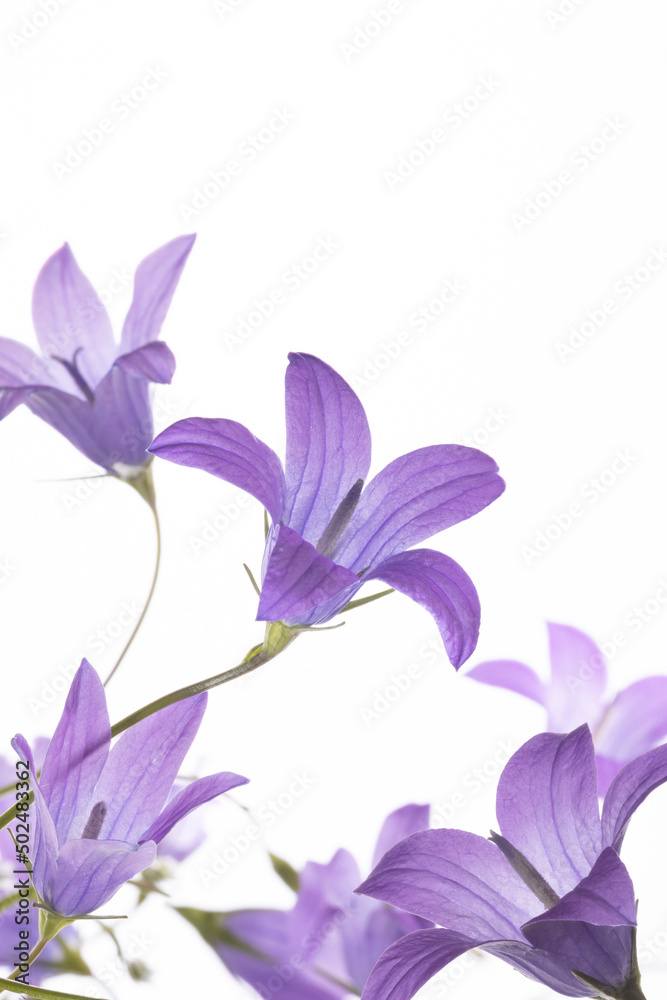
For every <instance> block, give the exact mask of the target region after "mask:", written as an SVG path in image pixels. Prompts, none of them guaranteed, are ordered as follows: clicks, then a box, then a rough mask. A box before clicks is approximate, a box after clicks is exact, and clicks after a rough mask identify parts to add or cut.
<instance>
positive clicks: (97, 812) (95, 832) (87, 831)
mask: <svg viewBox="0 0 667 1000" xmlns="http://www.w3.org/2000/svg"><path fill="white" fill-rule="evenodd" d="M106 814H107V804H106V802H96V803H95V805H94V806H93V808H92V809H91V810H90V816H89V817H88V822H87V823H86V826H85V828H84V831H83V833H82V834H81V839H82V840H97V838H98V837H99V835H100V831H101V829H102V824H103V823H104V817H105V816H106Z"/></svg>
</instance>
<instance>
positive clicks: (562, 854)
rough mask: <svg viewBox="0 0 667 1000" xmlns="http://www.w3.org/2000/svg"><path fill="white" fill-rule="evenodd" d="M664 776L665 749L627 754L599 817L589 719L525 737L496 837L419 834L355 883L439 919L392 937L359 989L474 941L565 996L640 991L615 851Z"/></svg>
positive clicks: (447, 958) (368, 996)
mask: <svg viewBox="0 0 667 1000" xmlns="http://www.w3.org/2000/svg"><path fill="white" fill-rule="evenodd" d="M665 780H667V746H662V747H657V748H656V749H654V750H650V751H649V752H648V753H645V754H643V755H642V756H640V757H637V758H635V760H633V761H632V762H631V763H630V764H626V765H625V767H624V768H622V769H621V771H619V773H618V774H617V775H616V778H615V779H614V780H613V781H612V783H611V785H610V787H609V791H608V792H607V795H606V797H605V800H604V805H603V809H602V820H600V811H599V807H598V799H597V775H596V769H595V754H594V750H593V740H592V738H591V734H590V730H589V729H588V726H585V725H584V726H580V727H579V728H578V729H576V730H575V731H574V732H572V733H569V734H565V735H559V734H555V733H543V734H541V735H539V736H535V737H533V739H531V740H529V741H528V742H527V743H525V744H524V746H522V747H521V748H520V749H519V750H517V752H516V753H515V754H514V756H513V757H512V758H511V759H510V760H509V762H508V763H507V765H506V767H505V769H504V771H503V773H502V775H501V777H500V780H499V783H498V794H497V800H496V814H497V817H498V824H499V827H500V830H501V834H495V833H492V835H491V838H490V839H489V840H485V839H484V838H483V837H479V836H477V835H476V834H474V833H467V832H466V831H464V830H448V829H441V830H429V831H426V832H424V833H416V834H414V835H413V836H412V837H408V838H407V840H404V841H403V842H402V843H400V844H398V845H397V846H396V847H394V848H393V849H392V850H390V851H389V852H388V853H387V854H386V855H385V856H384V857H383V858H382V860H381V862H380V864H379V865H378V866H377V868H376V869H375V870H374V871H373V872H372V873H371V875H370V877H369V878H368V879H367V880H366V881H365V882H364V883H363V885H361V886H360V887H359V889H358V890H357V891H358V892H362V893H366V894H368V895H370V896H373V897H374V898H376V899H382V900H384V901H385V902H387V903H390V904H391V905H393V906H400V907H403V908H404V909H406V910H410V911H411V912H413V913H418V914H419V915H420V916H422V917H424V918H425V919H427V920H432V921H433V922H434V923H436V924H439V925H440V928H446V929H444V930H443V929H440V928H433V929H431V930H423V931H417V932H416V933H414V934H409V935H408V936H407V937H404V938H402V939H401V940H400V941H398V942H397V943H396V944H394V945H392V947H391V948H389V949H388V950H387V951H386V952H385V954H384V955H383V956H382V958H381V959H380V960H379V962H378V963H377V965H376V966H375V968H374V970H373V972H372V973H371V976H370V979H369V980H368V983H367V985H366V988H365V990H364V992H363V998H364V1000H409V998H410V997H412V996H414V994H415V993H416V992H417V990H418V989H420V988H421V987H422V986H423V985H424V984H425V983H426V982H427V981H428V980H429V979H430V978H431V977H432V976H434V975H435V974H436V972H438V971H439V970H440V969H442V968H443V967H444V966H446V965H447V964H448V963H449V962H451V961H453V960H454V959H455V958H457V957H458V956H459V955H461V954H463V952H465V951H467V950H468V949H470V948H482V949H483V950H484V951H487V952H489V953H490V954H492V955H496V956H497V957H498V958H501V959H503V960H504V961H506V962H508V963H509V964H510V965H512V966H513V967H514V968H516V969H518V970H519V971H520V972H523V973H524V974H525V975H526V976H528V977H529V978H530V979H534V980H536V981H537V982H539V983H543V984H544V985H546V986H549V987H551V989H553V990H555V991H556V992H557V993H561V994H564V995H565V996H570V997H590V996H604V997H607V998H613V1000H642V998H643V993H642V992H641V988H640V985H639V971H638V969H637V965H636V947H635V928H636V914H637V908H636V903H635V893H634V889H633V886H632V882H631V880H630V876H629V874H628V871H627V869H626V867H625V865H624V864H623V863H622V862H621V860H620V858H619V856H618V852H619V851H620V848H621V844H622V842H623V838H624V836H625V831H626V829H627V826H628V823H629V821H630V818H631V816H632V814H633V813H634V811H635V809H636V808H637V806H639V805H640V804H641V803H642V802H643V801H644V799H645V798H646V796H647V795H648V794H649V793H650V792H652V791H653V790H654V789H655V788H657V786H658V785H660V784H662V783H663V782H664V781H665Z"/></svg>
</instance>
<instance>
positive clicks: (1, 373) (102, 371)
mask: <svg viewBox="0 0 667 1000" xmlns="http://www.w3.org/2000/svg"><path fill="white" fill-rule="evenodd" d="M193 242H194V236H179V237H178V238H177V239H175V240H172V241H171V242H170V243H166V244H165V245H164V246H162V247H160V248H159V249H158V250H155V251H154V252H153V253H152V254H150V255H149V256H148V257H146V258H145V259H144V260H143V261H142V262H141V263H140V264H139V267H138V268H137V272H136V275H135V279H134V296H133V299H132V304H131V306H130V309H129V312H128V314H127V316H126V318H125V323H124V326H123V331H122V334H121V341H120V345H117V344H116V343H115V342H114V338H113V333H112V330H111V323H110V321H109V317H108V315H107V311H106V309H105V308H104V306H103V304H102V302H101V300H100V298H99V296H98V295H97V292H96V291H95V289H94V288H93V286H92V285H91V284H90V282H89V281H88V279H87V278H86V276H85V275H84V274H83V272H82V271H81V270H80V268H79V266H78V264H77V263H76V261H75V259H74V256H73V254H72V251H71V250H70V248H69V246H68V244H67V243H65V244H64V246H62V247H61V248H60V250H58V251H57V252H56V253H54V254H53V256H52V257H50V258H49V259H48V260H47V262H46V264H45V265H44V267H43V268H42V270H41V271H40V273H39V276H38V278H37V281H36V283H35V289H34V292H33V300H32V314H33V321H34V325H35V331H36V333H37V339H38V341H39V346H40V348H41V351H42V354H41V356H40V355H38V354H36V353H35V352H34V351H32V350H31V349H30V348H29V347H27V346H26V345H24V344H20V343H17V342H16V341H14V340H8V339H6V338H4V337H0V419H2V418H3V417H6V416H7V414H8V413H11V411H12V410H13V409H15V407H17V406H18V405H19V404H20V403H25V404H26V406H27V407H28V408H29V409H30V410H32V412H33V413H35V414H37V416H38V417H41V418H42V420H45V421H46V422H47V423H48V424H51V426H52V427H55V429H56V430H57V431H59V432H60V433H61V434H63V435H64V436H65V437H66V438H67V439H68V440H69V441H71V442H72V444H73V445H74V446H75V447H76V448H78V449H79V451H81V452H83V454H84V455H85V456H86V457H87V458H89V459H90V460H91V461H92V462H95V463H96V464H97V465H101V466H102V468H104V469H106V471H107V472H108V473H109V474H110V475H114V476H117V477H119V478H121V479H125V480H126V481H129V482H130V483H132V484H133V485H135V484H137V483H140V482H141V480H142V478H143V476H144V474H145V470H146V467H147V466H148V463H149V462H150V461H151V456H150V455H148V454H147V453H146V448H147V447H148V445H149V444H150V442H151V439H152V437H153V434H154V429H153V418H152V414H151V408H150V400H149V385H150V383H151V382H162V383H166V382H171V379H172V376H173V374H174V368H175V365H176V362H175V359H174V356H173V354H172V353H171V351H170V350H169V348H168V347H167V345H166V344H164V343H162V342H160V341H159V340H158V339H157V338H158V337H159V335H160V329H161V327H162V323H163V321H164V318H165V316H166V314H167V310H168V308H169V304H170V302H171V299H172V296H173V294H174V291H175V289H176V285H177V284H178V280H179V278H180V276H181V272H182V270H183V267H184V265H185V262H186V260H187V257H188V254H189V253H190V250H191V248H192V244H193Z"/></svg>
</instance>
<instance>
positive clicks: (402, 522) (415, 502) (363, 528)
mask: <svg viewBox="0 0 667 1000" xmlns="http://www.w3.org/2000/svg"><path fill="white" fill-rule="evenodd" d="M497 469H498V466H497V465H496V463H495V462H494V461H493V459H492V458H489V456H488V455H485V454H483V452H481V451H476V450H475V449H474V448H465V447H463V446H462V445H456V444H442V445H433V446H432V447H430V448H419V449H418V450H417V451H412V452H410V453H409V454H407V455H403V456H402V457H401V458H397V459H395V460H394V461H393V462H390V464H389V465H388V466H387V467H386V468H385V469H383V470H382V472H380V473H378V475H377V476H375V478H374V479H372V480H371V482H370V483H369V484H368V486H367V487H366V489H365V490H364V492H363V493H362V494H361V499H360V501H359V505H358V506H357V509H356V511H355V512H354V514H353V515H352V519H351V521H350V524H349V526H348V528H347V530H346V531H345V533H344V535H343V537H342V539H341V542H340V545H339V547H338V548H337V549H336V551H335V553H334V555H335V557H336V560H337V561H338V562H341V563H344V564H345V565H346V566H349V567H350V568H351V569H353V570H354V571H355V572H361V571H362V570H364V569H367V568H368V567H374V566H377V565H378V564H379V563H380V562H382V561H384V560H386V559H388V558H389V557H390V556H392V555H394V554H396V553H398V552H403V550H404V549H407V548H410V546H412V545H416V544H418V543H419V542H421V541H423V540H424V539H425V538H429V537H430V536H431V535H435V534H436V533H437V532H438V531H442V530H443V529H444V528H449V527H451V525H453V524H458V523H459V521H465V519H466V518H468V517H472V515H473V514H477V513H479V511H480V510H483V508H484V507H486V506H487V505H488V504H490V503H491V502H492V501H493V500H495V499H496V498H497V497H499V496H500V494H501V493H502V492H503V490H504V489H505V484H504V482H503V481H502V479H501V478H500V476H499V475H497Z"/></svg>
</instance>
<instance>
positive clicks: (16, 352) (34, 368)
mask: <svg viewBox="0 0 667 1000" xmlns="http://www.w3.org/2000/svg"><path fill="white" fill-rule="evenodd" d="M59 370H60V371H64V369H62V367H61V366H60V365H58V364H57V362H56V363H53V362H50V361H49V360H48V359H47V358H41V357H40V356H39V355H38V354H35V352H34V351H32V350H31V349H30V348H29V347H26V346H25V344H19V343H18V341H16V340H9V339H8V338H7V337H0V389H12V388H36V387H37V386H44V385H48V386H52V387H56V386H58V385H60V382H58V381H56V374H57V372H58V371H59ZM71 384H72V380H71V378H70V377H69V375H67V373H65V387H68V386H70V385H71ZM72 388H73V387H72Z"/></svg>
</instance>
